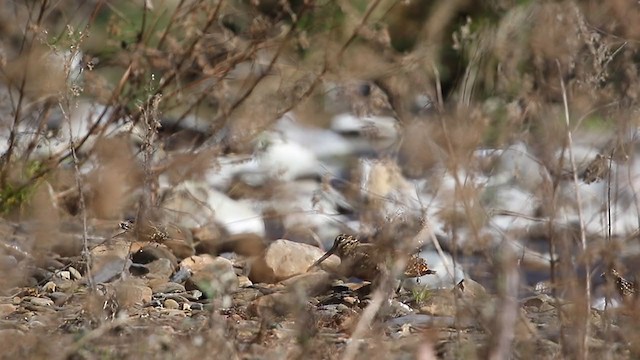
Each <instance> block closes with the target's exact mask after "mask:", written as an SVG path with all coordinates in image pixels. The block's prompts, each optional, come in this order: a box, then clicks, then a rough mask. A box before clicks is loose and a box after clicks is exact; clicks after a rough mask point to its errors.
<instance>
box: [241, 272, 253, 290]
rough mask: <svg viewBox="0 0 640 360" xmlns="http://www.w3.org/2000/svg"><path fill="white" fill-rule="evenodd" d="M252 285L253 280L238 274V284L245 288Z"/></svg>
mask: <svg viewBox="0 0 640 360" xmlns="http://www.w3.org/2000/svg"><path fill="white" fill-rule="evenodd" d="M251 285H253V282H252V281H251V280H249V278H248V277H247V276H244V275H240V276H238V286H239V287H241V288H246V287H249V286H251Z"/></svg>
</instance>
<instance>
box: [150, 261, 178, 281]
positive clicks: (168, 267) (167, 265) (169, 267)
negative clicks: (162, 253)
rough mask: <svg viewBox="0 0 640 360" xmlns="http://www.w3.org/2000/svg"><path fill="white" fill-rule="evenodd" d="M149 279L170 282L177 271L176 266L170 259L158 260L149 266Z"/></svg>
mask: <svg viewBox="0 0 640 360" xmlns="http://www.w3.org/2000/svg"><path fill="white" fill-rule="evenodd" d="M147 269H149V273H148V274H147V277H148V278H152V279H164V280H167V281H168V280H169V278H170V277H171V274H173V271H174V270H175V266H174V265H173V263H172V262H171V261H170V260H169V259H158V260H155V261H152V262H151V263H149V264H147Z"/></svg>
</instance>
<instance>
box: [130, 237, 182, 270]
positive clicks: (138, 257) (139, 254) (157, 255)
mask: <svg viewBox="0 0 640 360" xmlns="http://www.w3.org/2000/svg"><path fill="white" fill-rule="evenodd" d="M131 259H132V261H133V262H134V263H138V264H148V263H150V262H152V261H154V260H158V259H168V260H169V261H171V264H172V265H173V266H174V267H175V266H177V265H178V259H177V258H176V256H175V255H174V254H173V253H172V252H171V250H169V248H167V247H166V246H164V245H161V244H155V243H154V244H149V245H147V246H145V247H143V248H142V249H140V250H138V251H136V252H135V253H134V254H133V256H132V257H131Z"/></svg>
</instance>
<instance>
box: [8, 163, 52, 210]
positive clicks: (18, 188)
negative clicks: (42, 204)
mask: <svg viewBox="0 0 640 360" xmlns="http://www.w3.org/2000/svg"><path fill="white" fill-rule="evenodd" d="M42 167H43V164H42V162H40V161H30V162H28V163H27V165H26V166H25V167H24V168H23V170H22V174H21V175H22V176H21V178H22V179H29V180H27V181H28V183H21V182H19V181H7V182H6V183H5V184H4V185H3V186H2V187H1V188H0V214H2V215H6V214H8V213H10V212H12V211H14V210H16V209H20V208H22V206H23V205H24V204H26V203H28V201H29V200H30V199H31V196H32V195H33V192H34V190H35V189H36V187H37V185H38V181H37V180H32V178H33V176H34V175H35V174H37V173H38V172H39V171H41V170H42Z"/></svg>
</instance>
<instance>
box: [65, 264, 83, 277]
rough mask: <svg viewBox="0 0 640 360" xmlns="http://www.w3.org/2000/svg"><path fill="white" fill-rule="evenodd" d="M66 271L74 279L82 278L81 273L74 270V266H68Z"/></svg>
mask: <svg viewBox="0 0 640 360" xmlns="http://www.w3.org/2000/svg"><path fill="white" fill-rule="evenodd" d="M68 271H69V274H71V277H72V278H73V279H74V280H79V279H81V278H82V274H80V271H78V270H76V268H74V267H73V266H69V269H68Z"/></svg>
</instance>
